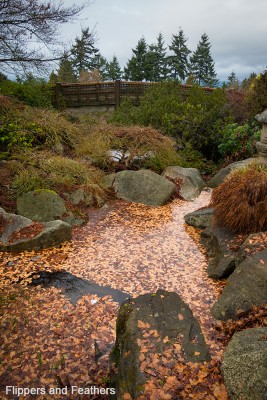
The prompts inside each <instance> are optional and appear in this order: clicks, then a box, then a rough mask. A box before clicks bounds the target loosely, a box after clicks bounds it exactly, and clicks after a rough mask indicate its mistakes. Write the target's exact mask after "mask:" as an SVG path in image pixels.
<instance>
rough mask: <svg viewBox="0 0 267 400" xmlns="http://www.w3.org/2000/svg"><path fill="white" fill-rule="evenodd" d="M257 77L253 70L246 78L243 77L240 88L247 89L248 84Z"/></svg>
mask: <svg viewBox="0 0 267 400" xmlns="http://www.w3.org/2000/svg"><path fill="white" fill-rule="evenodd" d="M256 78H257V74H256V73H255V72H252V73H251V74H250V75H249V77H248V78H245V79H244V80H243V81H242V89H245V90H248V89H249V87H250V85H251V84H252V83H253V82H254V81H255V79H256Z"/></svg>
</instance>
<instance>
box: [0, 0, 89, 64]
mask: <svg viewBox="0 0 267 400" xmlns="http://www.w3.org/2000/svg"><path fill="white" fill-rule="evenodd" d="M88 5H89V2H88V0H86V2H85V3H83V4H82V5H78V6H77V5H72V6H70V7H64V5H63V2H62V1H61V0H60V1H58V2H53V1H48V0H2V1H1V3H0V7H1V13H0V68H1V69H3V70H5V71H8V70H10V69H11V70H13V71H14V70H15V71H16V72H18V71H19V70H25V68H26V69H27V68H28V67H27V66H29V67H30V68H32V67H34V68H37V69H38V68H39V67H40V66H42V65H43V64H45V63H48V62H51V61H56V60H59V59H60V57H59V56H57V55H55V54H54V52H55V49H56V47H57V46H58V45H59V43H60V42H59V27H60V25H62V24H65V23H67V22H71V21H73V20H75V19H77V18H78V16H79V14H80V12H81V11H82V10H83V9H84V8H85V7H87V6H88ZM44 46H45V50H46V51H45V54H43V49H42V47H44Z"/></svg>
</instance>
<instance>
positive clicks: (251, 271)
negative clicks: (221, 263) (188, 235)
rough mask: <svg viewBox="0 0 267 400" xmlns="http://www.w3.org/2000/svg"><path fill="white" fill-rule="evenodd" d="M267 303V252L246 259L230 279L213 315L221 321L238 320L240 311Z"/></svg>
mask: <svg viewBox="0 0 267 400" xmlns="http://www.w3.org/2000/svg"><path fill="white" fill-rule="evenodd" d="M266 303H267V250H262V251H259V252H258V253H256V254H254V255H252V256H250V257H248V258H246V259H245V260H244V261H243V262H242V263H241V264H239V265H238V266H237V267H236V269H235V271H234V272H233V274H232V275H231V276H230V277H229V278H228V282H227V285H226V287H225V288H224V290H223V292H222V294H221V295H220V297H219V299H218V300H217V301H216V302H215V303H214V304H213V306H212V308H211V313H212V315H213V317H214V318H216V319H220V320H228V319H236V318H237V316H238V312H239V311H249V310H250V309H251V308H252V307H253V306H261V305H263V304H266Z"/></svg>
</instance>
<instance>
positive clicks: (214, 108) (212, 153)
mask: <svg viewBox="0 0 267 400" xmlns="http://www.w3.org/2000/svg"><path fill="white" fill-rule="evenodd" d="M225 104H226V96H225V93H224V91H223V90H221V89H216V90H214V91H213V92H212V93H211V94H208V95H207V94H206V93H205V92H204V90H203V89H202V88H200V87H197V86H195V87H192V88H191V89H190V90H189V93H188V97H187V99H186V101H184V102H182V103H180V104H179V106H178V107H177V110H176V112H175V113H168V114H166V115H165V117H164V119H163V121H162V127H163V129H164V131H165V132H166V133H168V134H169V135H171V136H174V137H175V138H176V140H177V142H178V144H180V145H181V146H183V147H185V146H186V144H187V143H190V144H191V146H192V148H193V149H194V150H198V151H200V152H201V153H202V154H203V156H204V157H205V158H207V159H209V160H213V161H218V158H219V152H218V145H219V143H220V139H221V130H222V129H223V128H224V127H225V125H226V124H228V123H229V122H230V121H231V117H230V116H229V115H228V113H227V111H226V108H225Z"/></svg>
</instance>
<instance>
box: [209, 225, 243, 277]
mask: <svg viewBox="0 0 267 400" xmlns="http://www.w3.org/2000/svg"><path fill="white" fill-rule="evenodd" d="M235 237H236V235H235V234H233V233H232V232H230V231H228V230H227V229H224V228H219V227H217V226H214V227H209V228H207V229H205V230H204V231H202V232H201V244H202V245H203V247H204V248H205V249H206V251H207V256H208V269H207V272H208V275H209V276H210V277H211V278H215V279H223V278H227V277H228V276H229V275H230V274H231V273H232V272H233V271H234V269H235V254H234V253H233V252H232V251H231V249H230V247H229V244H230V243H231V242H233V241H234V240H235Z"/></svg>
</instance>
